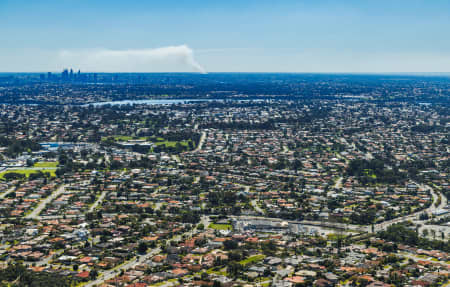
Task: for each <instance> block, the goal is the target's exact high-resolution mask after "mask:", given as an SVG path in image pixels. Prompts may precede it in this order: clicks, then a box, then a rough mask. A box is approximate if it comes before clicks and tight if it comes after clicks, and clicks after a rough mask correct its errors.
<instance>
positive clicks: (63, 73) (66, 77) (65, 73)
mask: <svg viewBox="0 0 450 287" xmlns="http://www.w3.org/2000/svg"><path fill="white" fill-rule="evenodd" d="M61 79H62V80H63V81H67V80H68V79H69V71H68V70H67V69H64V71H63V72H62V73H61Z"/></svg>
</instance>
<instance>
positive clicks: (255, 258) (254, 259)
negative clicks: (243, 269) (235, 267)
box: [239, 254, 266, 266]
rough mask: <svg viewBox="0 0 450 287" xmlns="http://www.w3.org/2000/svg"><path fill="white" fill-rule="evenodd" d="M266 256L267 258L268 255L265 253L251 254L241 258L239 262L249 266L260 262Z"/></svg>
mask: <svg viewBox="0 0 450 287" xmlns="http://www.w3.org/2000/svg"><path fill="white" fill-rule="evenodd" d="M264 258H266V256H265V255H264V254H258V255H253V256H250V257H249V258H247V259H244V260H241V261H239V263H240V264H242V265H244V266H247V265H249V264H252V263H256V262H259V261H261V260H263V259H264Z"/></svg>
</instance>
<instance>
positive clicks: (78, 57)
mask: <svg viewBox="0 0 450 287" xmlns="http://www.w3.org/2000/svg"><path fill="white" fill-rule="evenodd" d="M67 67H74V68H76V69H81V70H82V71H89V72H94V71H98V72H183V71H194V72H199V73H206V71H205V69H204V68H203V67H202V66H201V65H200V64H199V63H198V62H197V61H196V60H195V58H194V52H193V51H192V49H191V48H189V47H188V46H187V45H180V46H168V47H161V48H156V49H142V50H108V49H94V50H64V51H60V52H59V55H58V69H62V68H67Z"/></svg>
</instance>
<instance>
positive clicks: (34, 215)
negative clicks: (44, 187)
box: [25, 184, 66, 219]
mask: <svg viewBox="0 0 450 287" xmlns="http://www.w3.org/2000/svg"><path fill="white" fill-rule="evenodd" d="M65 190H66V185H65V184H63V185H61V186H60V187H58V188H57V189H56V190H55V191H53V192H52V194H50V195H49V196H47V197H46V198H45V199H43V200H41V202H39V204H38V206H36V208H35V209H34V210H33V211H32V212H31V213H30V214H28V215H27V216H25V218H28V219H39V214H40V213H41V212H42V210H43V209H44V208H45V206H46V205H47V204H48V203H50V202H51V201H52V200H54V199H55V198H57V197H58V196H60V195H61V194H62V193H64V191H65Z"/></svg>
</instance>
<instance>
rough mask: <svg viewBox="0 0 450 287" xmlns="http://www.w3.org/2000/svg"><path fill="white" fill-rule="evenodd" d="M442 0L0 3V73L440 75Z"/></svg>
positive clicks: (446, 60)
mask: <svg viewBox="0 0 450 287" xmlns="http://www.w3.org/2000/svg"><path fill="white" fill-rule="evenodd" d="M449 8H450V4H449V3H448V2H447V1H433V2H431V3H430V2H429V1H428V2H426V1H395V3H390V2H388V1H378V2H376V3H375V2H364V3H360V2H358V1H315V2H314V3H309V2H307V1H282V2H281V3H271V2H270V1H241V2H239V1H227V2H226V3H222V2H220V1H208V2H207V3H204V1H189V3H183V2H182V3H179V1H178V2H174V1H165V2H164V3H161V2H159V1H149V2H147V3H145V4H143V3H139V2H138V1H131V2H127V3H122V2H119V1H108V2H105V1H96V2H95V3H91V2H88V1H77V2H75V1H58V2H56V1H40V2H39V3H31V2H29V1H2V3H0V32H1V33H2V35H3V36H4V37H5V39H7V41H5V42H4V43H3V45H2V47H0V62H1V63H2V65H1V66H0V71H1V72H46V71H52V72H57V71H61V70H62V69H63V68H65V67H74V68H75V69H81V70H82V71H87V72H204V71H206V72H300V73H301V72H306V73H308V72H315V73H317V72H318V73H393V72H394V73H396V72H404V73H411V72H448V68H447V67H449V66H450V40H449V39H448V37H445V36H444V35H445V31H447V30H448V28H450V20H449V18H448V17H447V16H448V15H447V14H448V13H446V11H449Z"/></svg>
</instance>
